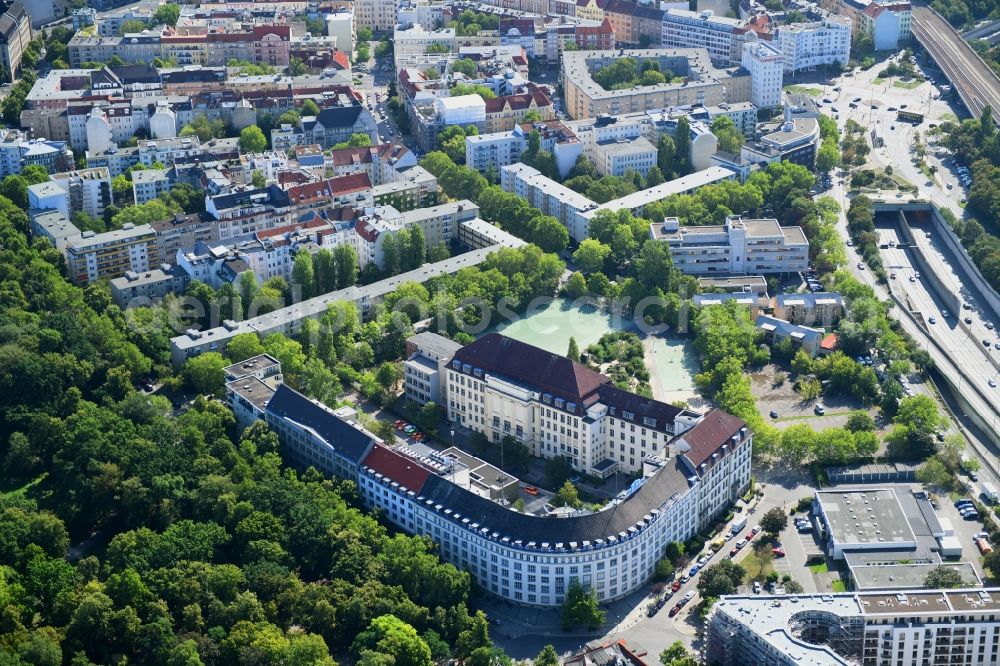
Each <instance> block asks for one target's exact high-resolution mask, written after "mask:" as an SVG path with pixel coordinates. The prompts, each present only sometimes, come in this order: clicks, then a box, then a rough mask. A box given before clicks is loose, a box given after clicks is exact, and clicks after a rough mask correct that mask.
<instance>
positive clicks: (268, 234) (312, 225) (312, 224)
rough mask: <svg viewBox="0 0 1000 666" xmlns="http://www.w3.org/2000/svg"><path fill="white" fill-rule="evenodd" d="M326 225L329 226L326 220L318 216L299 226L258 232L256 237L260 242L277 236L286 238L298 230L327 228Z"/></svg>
mask: <svg viewBox="0 0 1000 666" xmlns="http://www.w3.org/2000/svg"><path fill="white" fill-rule="evenodd" d="M326 225H327V222H326V220H324V219H323V218H321V217H319V216H318V215H317V216H315V217H313V218H312V219H311V220H309V221H308V222H300V223H297V224H286V225H284V226H281V227H275V228H274V229H265V230H264V231H258V232H257V234H256V236H257V239H258V240H260V239H262V238H275V237H276V236H284V235H285V234H287V233H290V232H292V231H295V230H296V229H316V228H317V227H325V226H326Z"/></svg>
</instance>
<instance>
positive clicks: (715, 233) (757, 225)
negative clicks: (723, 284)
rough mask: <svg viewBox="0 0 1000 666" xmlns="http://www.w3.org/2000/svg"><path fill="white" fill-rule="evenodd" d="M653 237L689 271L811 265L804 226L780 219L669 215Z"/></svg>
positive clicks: (766, 269)
mask: <svg viewBox="0 0 1000 666" xmlns="http://www.w3.org/2000/svg"><path fill="white" fill-rule="evenodd" d="M712 168H713V169H718V170H720V171H727V170H726V169H723V168H722V167H712ZM729 173H730V174H731V173H732V172H729ZM665 184H666V183H665ZM658 187H662V185H661V186H658ZM636 194H641V193H638V192H637V193H636ZM629 196H630V197H635V196H636V195H635V194H633V195H629ZM627 198H628V197H626V199H627ZM605 205H607V204H605ZM650 237H651V238H652V239H653V240H657V241H661V242H664V243H668V244H669V246H670V254H671V256H672V257H673V260H674V265H675V266H676V267H677V268H678V269H679V270H680V271H682V272H684V273H686V274H688V275H706V274H711V273H717V274H719V275H732V274H737V275H738V274H741V273H749V274H753V275H756V274H762V275H763V274H771V273H794V272H798V271H802V270H805V269H806V268H808V266H809V241H808V240H807V239H806V236H805V233H804V232H803V231H802V228H801V227H783V226H781V225H780V224H778V221H777V220H775V219H758V220H751V219H744V218H743V217H741V216H739V215H730V216H729V217H727V218H726V222H725V224H721V225H717V224H711V225H685V226H681V225H680V224H679V222H678V220H677V218H672V217H668V218H666V219H664V220H663V222H659V223H654V224H651V225H650Z"/></svg>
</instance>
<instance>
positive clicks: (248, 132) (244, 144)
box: [240, 125, 267, 153]
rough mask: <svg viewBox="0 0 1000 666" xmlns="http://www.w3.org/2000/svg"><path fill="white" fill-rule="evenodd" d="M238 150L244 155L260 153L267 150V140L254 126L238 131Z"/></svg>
mask: <svg viewBox="0 0 1000 666" xmlns="http://www.w3.org/2000/svg"><path fill="white" fill-rule="evenodd" d="M240 150H241V151H242V152H244V153H262V152H264V151H265V150H267V139H266V138H264V133H263V132H261V131H260V128H259V127H257V126H256V125H250V126H249V127H244V128H243V129H242V130H240Z"/></svg>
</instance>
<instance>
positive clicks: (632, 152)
mask: <svg viewBox="0 0 1000 666" xmlns="http://www.w3.org/2000/svg"><path fill="white" fill-rule="evenodd" d="M595 152H596V155H597V161H596V165H597V171H598V173H600V174H601V175H605V176H624V175H625V173H626V172H628V171H629V170H632V171H637V172H638V173H639V174H640V175H642V176H643V177H645V176H646V173H647V172H648V171H649V170H650V169H652V168H653V167H654V166H656V157H657V151H656V146H654V145H653V144H652V143H650V142H649V139H647V138H646V137H642V136H640V137H638V138H635V139H619V140H616V141H603V142H601V143H599V144H597V146H595Z"/></svg>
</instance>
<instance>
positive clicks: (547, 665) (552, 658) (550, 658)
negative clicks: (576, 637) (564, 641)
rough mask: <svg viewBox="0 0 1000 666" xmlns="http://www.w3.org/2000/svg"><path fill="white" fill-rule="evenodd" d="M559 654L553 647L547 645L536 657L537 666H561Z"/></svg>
mask: <svg viewBox="0 0 1000 666" xmlns="http://www.w3.org/2000/svg"><path fill="white" fill-rule="evenodd" d="M560 663H561V662H560V661H559V653H558V652H556V649H555V648H554V647H552V645H551V644H550V645H546V646H545V647H543V648H542V651H541V652H539V653H538V656H537V657H535V666H559V664H560Z"/></svg>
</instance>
